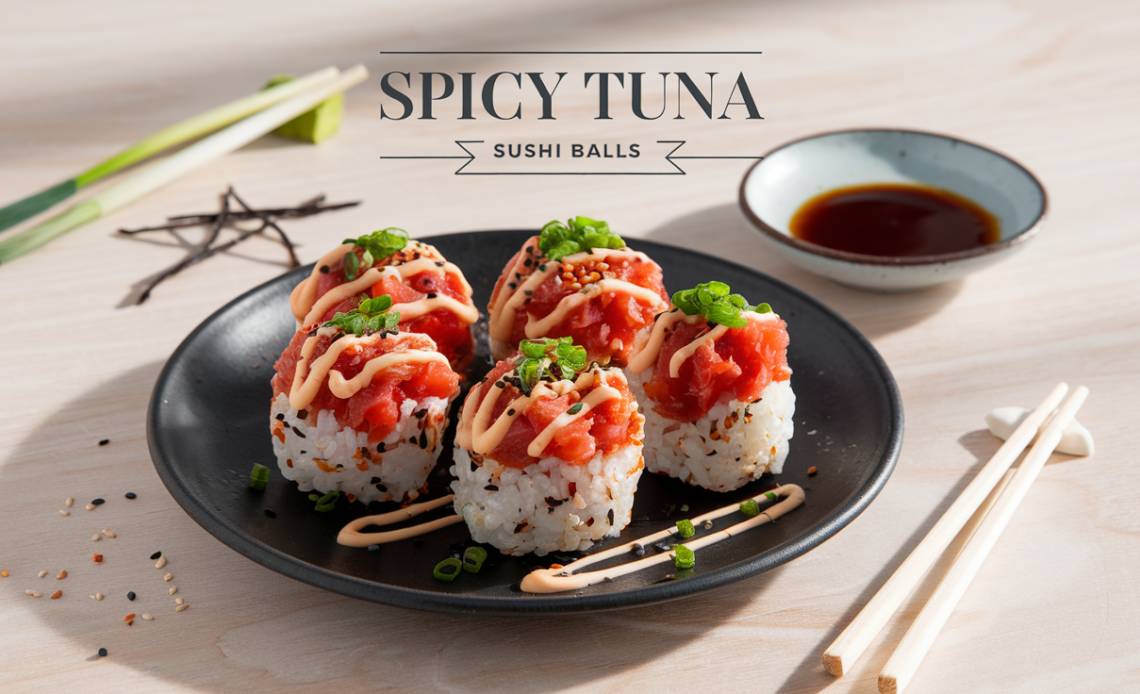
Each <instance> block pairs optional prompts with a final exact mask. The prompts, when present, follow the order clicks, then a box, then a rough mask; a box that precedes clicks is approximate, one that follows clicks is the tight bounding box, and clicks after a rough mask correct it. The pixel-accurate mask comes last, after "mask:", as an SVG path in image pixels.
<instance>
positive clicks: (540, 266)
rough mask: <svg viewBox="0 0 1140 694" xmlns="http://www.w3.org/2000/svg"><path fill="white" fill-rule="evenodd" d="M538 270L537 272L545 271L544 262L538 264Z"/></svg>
mask: <svg viewBox="0 0 1140 694" xmlns="http://www.w3.org/2000/svg"><path fill="white" fill-rule="evenodd" d="M538 271H539V272H546V264H545V263H543V264H542V265H539V266H538Z"/></svg>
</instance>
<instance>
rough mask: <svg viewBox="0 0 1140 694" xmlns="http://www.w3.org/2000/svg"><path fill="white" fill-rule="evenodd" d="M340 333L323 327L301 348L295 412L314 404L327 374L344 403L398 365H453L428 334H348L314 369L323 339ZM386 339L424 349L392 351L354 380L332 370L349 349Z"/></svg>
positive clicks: (293, 389)
mask: <svg viewBox="0 0 1140 694" xmlns="http://www.w3.org/2000/svg"><path fill="white" fill-rule="evenodd" d="M336 333H337V330H336V328H321V329H320V330H317V331H316V332H315V333H313V334H312V335H310V336H309V337H308V338H306V339H305V344H303V345H302V346H301V358H300V359H298V360H297V368H296V371H294V373H293V383H292V384H291V385H290V387H289V406H290V407H292V408H293V409H295V410H303V409H306V408H307V407H308V406H309V404H310V403H312V402H313V398H315V397H316V396H317V392H318V391H319V390H320V387H321V383H322V382H324V379H325V376H326V375H327V376H328V380H329V390H330V391H332V394H333V395H335V396H336V397H338V398H341V399H342V400H343V399H347V398H350V397H352V396H353V395H355V394H356V393H357V392H358V391H360V390H361V389H362V388H364V387H365V386H367V385H368V384H369V383H371V382H372V378H373V377H374V376H375V375H376V374H377V373H379V372H380V371H382V370H384V369H387V368H389V367H391V366H395V365H396V364H401V363H405V362H418V363H423V362H431V361H438V362H440V363H442V364H443V365H445V366H449V363H448V361H447V357H445V356H444V355H442V354H440V353H439V352H437V351H435V342H434V341H433V340H432V339H431V338H430V337H428V336H427V335H421V334H419V333H404V334H401V335H389V334H388V333H384V332H380V333H373V334H371V335H366V336H364V337H356V336H355V335H345V336H343V337H341V338H340V339H339V340H336V341H335V342H333V343H332V344H330V345H329V348H328V350H327V351H326V352H325V353H324V354H322V355H321V356H320V357H318V358H317V359H316V360H315V361H313V362H312V365H311V366H310V363H309V362H310V360H311V359H312V357H313V352H314V351H316V349H317V343H318V342H319V341H320V338H321V337H328V338H332V337H333V336H335V335H336ZM384 339H389V340H393V341H395V342H398V343H400V344H401V345H402V344H403V343H405V342H419V343H423V346H422V347H420V346H412V345H408V346H407V347H406V348H405V349H403V350H400V351H393V352H388V353H386V354H381V355H379V356H377V357H375V358H373V359H370V360H368V363H367V364H366V365H365V367H364V368H363V369H362V370H361V371H360V373H358V374H357V375H356V376H353V377H352V378H351V379H346V378H345V377H344V374H342V373H341V372H339V371H336V370H334V369H333V368H332V366H333V364H335V363H336V360H337V359H338V358H340V355H341V354H342V353H343V352H344V351H345V350H348V349H350V348H356V347H357V346H370V345H374V344H376V343H377V342H379V341H380V340H384ZM449 368H450V366H449Z"/></svg>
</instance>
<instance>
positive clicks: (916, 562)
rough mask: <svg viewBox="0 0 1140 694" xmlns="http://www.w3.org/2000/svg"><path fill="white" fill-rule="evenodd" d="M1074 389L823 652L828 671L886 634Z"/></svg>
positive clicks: (1030, 426)
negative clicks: (903, 606) (893, 617)
mask: <svg viewBox="0 0 1140 694" xmlns="http://www.w3.org/2000/svg"><path fill="white" fill-rule="evenodd" d="M1068 390H1069V386H1068V385H1066V384H1064V383H1058V384H1057V385H1056V387H1054V388H1053V391H1052V392H1051V393H1049V395H1048V397H1046V398H1045V400H1044V401H1043V402H1042V403H1041V404H1040V405H1038V406H1037V409H1035V410H1033V411H1032V412H1030V413H1029V416H1028V417H1026V418H1025V421H1023V422H1022V423H1021V425H1020V426H1018V427H1017V429H1015V430H1014V432H1013V433H1012V434H1010V436H1009V438H1008V439H1006V442H1005V443H1004V444H1002V446H1001V448H999V449H998V450H997V452H996V453H994V455H993V457H992V458H990V461H989V462H988V463H986V465H985V467H983V468H982V469H981V471H980V472H979V473H978V475H977V476H976V477H975V478H974V479H973V481H971V482H970V484H969V485H968V486H967V487H966V489H965V490H963V491H962V493H961V495H959V496H958V498H957V499H956V500H955V501H954V503H953V504H951V505H950V508H948V509H946V513H944V514H942V517H941V518H939V519H938V522H937V523H935V525H934V527H933V528H931V529H930V532H929V533H927V535H926V537H924V538H923V539H922V542H920V543H919V544H918V546H917V547H915V548H914V551H912V552H911V553H910V556H908V557H907V558H906V561H904V562H903V563H902V565H901V566H899V568H898V569H897V570H896V571H895V572H894V574H892V575H891V577H890V578H889V579H887V582H886V583H884V584H883V587H882V588H880V589H879V592H877V593H875V597H873V598H871V601H870V602H868V603H867V604H866V606H864V607H863V609H862V610H861V611H860V612H859V614H858V615H856V617H855V619H853V620H852V621H851V623H850V624H848V625H847V628H846V629H844V630H843V633H841V634H840V635H839V637H838V638H836V639H835V641H834V642H832V644H831V645H830V646H829V647H828V648H827V650H826V651H824V653H823V667H824V669H825V670H827V671H828V672H830V673H831V674H832V675H835V676H836V677H841V676H842V675H843V673H844V671H845V669H847V668H850V667H851V666H852V665H853V664H854V663H855V661H856V660H858V658H859V656H860V655H862V654H863V651H865V650H866V649H867V646H868V645H870V643H871V640H872V639H874V638H875V635H876V634H878V633H879V631H881V630H882V628H883V626H884V625H886V623H887V621H888V620H889V619H890V618H891V615H893V614H894V613H895V611H896V610H898V608H899V605H901V604H902V602H903V600H905V599H906V596H908V595H910V593H911V591H913V590H914V587H915V586H916V585H918V582H919V581H920V580H921V579H922V577H923V576H924V575H925V574H926V572H927V571H928V570H929V569H930V567H931V566H933V565H934V563H935V562H936V561H937V560H938V557H940V556H941V555H942V552H943V551H945V549H946V547H947V546H948V545H949V544H950V542H951V541H952V540H953V539H954V538H955V537H956V536H957V535H958V533H959V531H961V530H962V526H964V525H965V524H966V522H967V521H968V520H970V517H971V516H973V515H974V513H975V511H977V510H978V506H979V505H981V503H982V502H983V501H984V500H985V499H986V497H987V496H989V494H990V491H991V490H993V488H994V485H995V484H997V482H998V480H999V479H1001V477H1002V475H1003V474H1005V472H1006V470H1008V469H1009V466H1010V465H1012V464H1013V461H1015V460H1017V457H1018V456H1019V455H1021V452H1022V451H1023V450H1025V447H1026V446H1028V445H1029V442H1030V441H1032V440H1033V437H1034V436H1036V435H1037V430H1038V428H1039V427H1040V426H1041V425H1042V423H1043V422H1044V421H1045V420H1046V418H1047V417H1048V416H1049V415H1050V413H1052V412H1053V410H1054V409H1055V408H1056V407H1057V405H1058V403H1060V402H1061V398H1063V397H1065V393H1066V392H1068Z"/></svg>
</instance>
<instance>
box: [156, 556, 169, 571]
mask: <svg viewBox="0 0 1140 694" xmlns="http://www.w3.org/2000/svg"><path fill="white" fill-rule="evenodd" d="M164 566H166V557H159V558H158V561H156V562H155V563H154V568H156V569H161V568H162V567H164Z"/></svg>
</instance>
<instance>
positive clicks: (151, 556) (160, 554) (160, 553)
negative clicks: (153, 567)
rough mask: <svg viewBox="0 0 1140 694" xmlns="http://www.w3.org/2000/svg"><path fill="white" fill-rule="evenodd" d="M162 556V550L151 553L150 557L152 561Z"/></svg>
mask: <svg viewBox="0 0 1140 694" xmlns="http://www.w3.org/2000/svg"><path fill="white" fill-rule="evenodd" d="M161 556H162V552H155V553H154V554H152V555H150V559H151V561H154V560H155V559H158V558H159V557H161Z"/></svg>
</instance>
